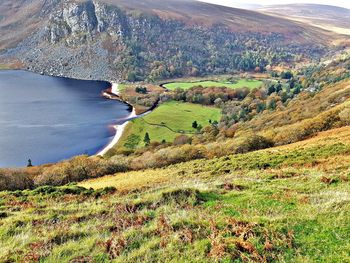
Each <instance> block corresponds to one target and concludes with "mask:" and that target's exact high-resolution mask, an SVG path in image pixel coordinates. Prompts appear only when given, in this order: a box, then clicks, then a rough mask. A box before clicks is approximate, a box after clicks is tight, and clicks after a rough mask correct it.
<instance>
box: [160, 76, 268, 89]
mask: <svg viewBox="0 0 350 263" xmlns="http://www.w3.org/2000/svg"><path fill="white" fill-rule="evenodd" d="M261 84H262V81H260V80H250V79H240V80H238V81H237V82H236V83H232V82H225V81H222V82H219V81H196V82H173V83H168V84H165V85H164V87H165V88H167V89H169V90H175V89H177V88H181V89H184V90H187V89H190V88H192V87H195V86H199V85H200V86H202V87H204V88H207V87H226V88H231V89H238V88H250V89H254V88H259V87H260V86H261Z"/></svg>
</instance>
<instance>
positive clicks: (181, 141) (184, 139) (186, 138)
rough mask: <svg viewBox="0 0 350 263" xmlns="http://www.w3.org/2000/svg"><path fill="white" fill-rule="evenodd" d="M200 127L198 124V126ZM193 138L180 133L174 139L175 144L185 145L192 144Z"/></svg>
mask: <svg viewBox="0 0 350 263" xmlns="http://www.w3.org/2000/svg"><path fill="white" fill-rule="evenodd" d="M197 127H198V126H197ZM191 141H192V140H191V138H190V137H189V136H187V135H179V136H177V137H176V138H175V139H174V142H173V144H174V145H185V144H191Z"/></svg>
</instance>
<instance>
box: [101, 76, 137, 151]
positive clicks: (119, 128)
mask: <svg viewBox="0 0 350 263" xmlns="http://www.w3.org/2000/svg"><path fill="white" fill-rule="evenodd" d="M111 93H112V94H113V95H116V96H119V94H120V92H119V84H118V83H115V82H112V87H111ZM136 117H138V116H137V115H136V111H135V108H134V107H132V112H131V113H130V115H129V116H128V117H127V118H126V119H125V121H124V122H123V123H122V124H119V125H115V126H113V128H114V129H115V135H114V137H113V140H112V141H111V142H110V143H109V144H108V145H107V146H106V147H105V148H103V150H101V151H100V152H98V153H97V154H96V155H97V156H103V155H105V154H106V153H107V152H108V151H109V150H111V149H112V148H113V147H114V146H115V145H116V144H117V143H118V142H119V140H120V139H121V137H122V136H123V133H124V130H125V127H126V126H127V125H128V123H129V121H130V120H132V119H135V118H136Z"/></svg>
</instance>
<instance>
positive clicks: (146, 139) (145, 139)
mask: <svg viewBox="0 0 350 263" xmlns="http://www.w3.org/2000/svg"><path fill="white" fill-rule="evenodd" d="M143 142H144V143H145V145H146V146H148V145H149V144H150V143H151V138H150V137H149V134H148V132H146V134H145V137H144V139H143Z"/></svg>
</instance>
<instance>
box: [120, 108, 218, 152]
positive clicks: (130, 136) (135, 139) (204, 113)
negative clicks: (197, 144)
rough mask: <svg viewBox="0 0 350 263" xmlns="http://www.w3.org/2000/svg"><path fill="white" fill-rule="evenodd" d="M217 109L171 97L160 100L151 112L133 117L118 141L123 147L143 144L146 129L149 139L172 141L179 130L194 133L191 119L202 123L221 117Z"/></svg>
mask: <svg viewBox="0 0 350 263" xmlns="http://www.w3.org/2000/svg"><path fill="white" fill-rule="evenodd" d="M220 116H221V113H220V109H218V108H214V107H206V106H202V105H198V104H191V103H182V102H176V101H170V102H166V103H163V104H161V105H160V106H159V107H158V108H156V109H155V110H154V111H153V112H152V113H150V114H149V115H146V116H144V117H142V118H138V119H135V120H132V121H131V122H130V123H129V124H128V126H127V128H126V129H125V132H124V134H123V136H122V138H121V141H120V142H119V143H118V145H119V146H120V145H121V146H124V147H126V148H135V147H138V146H144V142H143V139H144V136H145V134H146V132H148V134H149V135H150V139H151V142H152V141H153V142H154V141H157V142H162V141H163V140H165V141H166V142H173V140H174V139H175V137H176V136H178V135H181V134H186V135H189V136H191V135H193V134H195V133H196V132H197V130H196V129H194V128H193V127H192V123H193V122H194V121H196V122H197V124H198V125H201V126H202V127H205V126H207V125H209V120H211V121H219V120H220Z"/></svg>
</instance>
